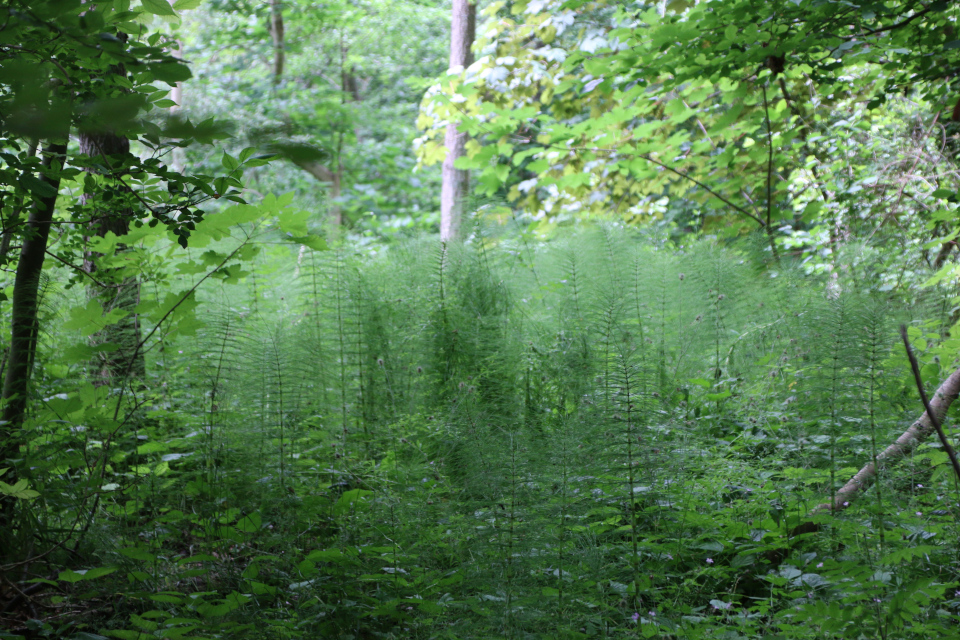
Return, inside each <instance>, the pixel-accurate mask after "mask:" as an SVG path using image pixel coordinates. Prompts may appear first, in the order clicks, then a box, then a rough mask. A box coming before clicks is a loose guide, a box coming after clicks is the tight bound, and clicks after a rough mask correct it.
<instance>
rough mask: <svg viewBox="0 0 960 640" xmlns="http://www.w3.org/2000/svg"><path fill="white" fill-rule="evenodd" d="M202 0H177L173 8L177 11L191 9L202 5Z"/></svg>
mask: <svg viewBox="0 0 960 640" xmlns="http://www.w3.org/2000/svg"><path fill="white" fill-rule="evenodd" d="M200 2H201V0H177V1H176V2H174V3H173V8H174V9H176V10H177V11H189V10H190V9H196V8H197V7H199V6H200Z"/></svg>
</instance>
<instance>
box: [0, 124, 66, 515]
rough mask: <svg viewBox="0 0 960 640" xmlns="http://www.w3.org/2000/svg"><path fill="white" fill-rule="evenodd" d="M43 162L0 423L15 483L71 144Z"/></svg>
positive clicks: (0, 445) (18, 286) (1, 457)
mask: <svg viewBox="0 0 960 640" xmlns="http://www.w3.org/2000/svg"><path fill="white" fill-rule="evenodd" d="M42 155H43V161H42V164H41V167H42V168H41V171H40V176H39V179H40V180H41V181H42V182H44V183H45V184H47V185H48V186H49V187H50V188H51V189H52V195H49V196H44V197H42V198H39V199H37V200H36V201H35V202H34V205H33V208H32V209H31V211H30V215H29V217H28V218H27V223H26V226H25V227H24V229H23V230H22V237H23V242H22V245H21V247H20V260H19V261H18V262H17V273H16V276H15V277H14V283H13V299H12V303H11V311H10V315H11V322H10V354H9V356H8V358H7V364H6V369H7V370H6V377H5V378H4V381H3V402H4V407H3V419H4V422H5V424H4V425H3V426H0V466H3V467H6V466H10V467H11V468H12V469H13V470H14V474H13V476H12V477H11V476H10V475H9V474H8V475H7V476H5V477H4V478H3V479H4V481H5V482H7V483H10V484H12V483H13V482H15V481H16V468H17V463H16V462H11V461H10V460H11V459H16V458H19V450H20V444H21V443H20V439H19V431H20V429H21V428H22V427H23V421H24V417H25V415H26V412H27V393H28V391H29V388H30V387H29V385H30V374H31V368H32V364H33V356H34V353H35V352H36V349H37V311H38V308H39V297H40V275H41V272H42V271H43V260H44V256H45V254H46V250H47V238H48V237H49V235H50V225H51V224H52V223H53V211H54V208H55V207H56V205H57V196H58V194H59V191H60V169H61V168H62V166H63V163H64V161H65V159H66V155H67V143H66V141H64V142H48V143H46V144H45V145H44V147H43V151H42ZM9 508H10V507H9V502H8V501H7V502H6V503H5V504H4V505H3V509H2V511H0V513H2V515H0V529H2V528H3V527H4V525H5V524H6V523H7V522H9V519H8V515H9Z"/></svg>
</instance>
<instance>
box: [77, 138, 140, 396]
mask: <svg viewBox="0 0 960 640" xmlns="http://www.w3.org/2000/svg"><path fill="white" fill-rule="evenodd" d="M79 138H80V153H81V154H84V155H87V156H90V157H91V158H101V159H102V161H103V163H104V164H106V165H108V166H109V165H110V164H111V162H110V158H111V157H112V156H122V155H125V154H128V153H130V141H129V140H127V138H126V136H122V135H118V134H116V133H113V132H100V133H90V132H81V133H80V135H79ZM95 198H96V194H84V196H83V200H84V202H85V203H86V202H89V201H91V200H95ZM114 202H116V199H114V200H111V202H110V203H108V204H106V205H105V206H104V208H103V210H100V209H97V203H96V202H94V207H95V209H96V210H97V212H96V216H95V217H94V219H93V220H91V222H90V231H91V233H92V235H93V236H98V237H101V238H102V237H104V236H106V235H107V234H108V233H113V234H114V235H117V236H123V235H126V234H127V233H129V232H130V220H131V219H132V218H133V212H132V210H131V209H130V208H129V206H123V207H122V208H117V207H116V205H115V204H114ZM123 250H124V249H123V248H122V247H120V246H118V247H117V251H118V252H120V251H123ZM98 257H100V256H99V254H96V253H94V252H87V253H86V254H85V256H84V261H83V268H84V270H85V271H86V272H87V273H91V274H92V273H95V272H98V267H97V259H98ZM97 279H98V280H99V281H101V282H103V283H104V284H106V285H107V286H106V287H98V286H96V285H94V286H93V287H91V288H90V290H89V294H90V297H91V298H96V299H97V300H99V301H100V303H101V304H102V305H103V308H104V310H106V311H111V310H113V309H126V310H127V311H129V313H128V314H127V315H126V316H125V317H124V318H123V319H121V320H120V321H119V322H117V323H116V324H114V325H110V326H108V327H106V328H105V329H104V330H103V331H99V332H97V333H95V334H93V335H92V336H91V337H90V341H91V343H93V344H95V345H96V344H102V343H107V342H109V343H112V344H115V345H117V346H118V347H119V348H118V349H117V350H115V351H104V352H102V353H100V354H99V355H98V360H97V362H96V365H97V367H98V369H99V374H98V380H97V382H98V383H99V384H107V383H109V382H110V381H111V380H114V379H122V378H126V377H127V376H133V377H138V378H139V377H143V375H144V374H145V373H146V366H145V363H144V357H143V352H142V351H141V350H139V349H137V345H138V344H139V341H140V321H139V317H138V316H137V314H136V313H134V312H133V310H134V309H135V308H136V306H137V305H138V304H139V302H140V283H139V281H138V280H137V278H135V277H130V276H119V277H117V276H114V275H113V274H112V273H110V271H109V270H106V271H99V272H98V278H97Z"/></svg>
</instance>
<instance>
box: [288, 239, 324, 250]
mask: <svg viewBox="0 0 960 640" xmlns="http://www.w3.org/2000/svg"><path fill="white" fill-rule="evenodd" d="M290 241H291V242H298V243H300V244H302V245H304V246H306V247H309V248H311V249H313V250H315V251H326V250H327V249H328V248H329V247H328V246H327V241H326V240H324V239H323V238H322V237H320V236H314V235H308V236H297V237H294V238H290Z"/></svg>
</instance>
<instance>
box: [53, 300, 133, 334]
mask: <svg viewBox="0 0 960 640" xmlns="http://www.w3.org/2000/svg"><path fill="white" fill-rule="evenodd" d="M127 314H128V312H127V311H125V310H123V309H113V310H111V311H109V312H107V313H104V311H103V307H101V306H100V303H99V302H97V301H96V300H89V301H88V302H87V304H86V306H84V307H74V308H73V309H71V310H70V319H69V320H67V321H66V322H65V323H64V324H63V327H64V328H65V329H79V330H80V334H81V335H83V336H90V335H93V334H94V333H96V332H98V331H101V330H103V329H104V328H105V327H106V326H108V325H112V324H116V323H117V322H119V321H120V320H121V319H123V318H124V317H126V316H127Z"/></svg>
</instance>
